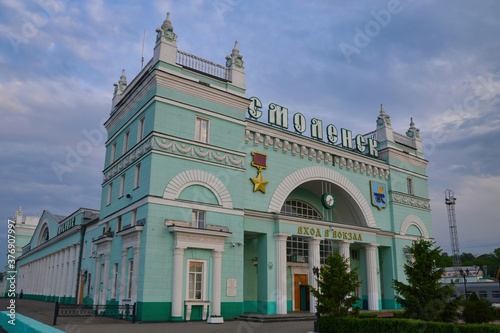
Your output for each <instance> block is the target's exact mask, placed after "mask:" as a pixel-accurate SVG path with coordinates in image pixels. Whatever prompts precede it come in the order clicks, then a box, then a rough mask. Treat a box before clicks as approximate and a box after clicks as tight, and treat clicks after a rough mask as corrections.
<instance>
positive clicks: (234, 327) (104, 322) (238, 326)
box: [0, 298, 313, 333]
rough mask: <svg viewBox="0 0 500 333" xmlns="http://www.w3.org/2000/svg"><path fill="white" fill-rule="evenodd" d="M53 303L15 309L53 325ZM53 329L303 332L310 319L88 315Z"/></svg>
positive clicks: (2, 305)
mask: <svg viewBox="0 0 500 333" xmlns="http://www.w3.org/2000/svg"><path fill="white" fill-rule="evenodd" d="M8 302H9V299H5V298H2V299H0V310H1V311H5V310H6V307H7V305H8ZM54 306H55V304H54V303H49V302H41V301H32V300H26V299H17V300H16V312H18V313H21V314H23V315H25V316H28V317H30V318H33V319H35V320H38V321H40V322H42V323H44V324H47V325H52V321H53V317H54ZM55 327H56V328H58V329H60V330H62V331H64V332H69V333H85V332H90V333H115V332H116V333H128V332H141V333H142V332H144V333H147V332H183V333H184V332H186V333H190V332H193V333H201V332H203V333H233V332H237V333H264V332H265V333H268V332H269V333H294V332H297V333H298V332H301V333H305V332H308V331H312V328H313V322H312V321H300V322H280V323H254V322H244V321H237V320H233V321H226V322H225V323H224V324H207V323H206V322H204V321H203V322H201V321H198V322H181V323H170V322H168V323H146V324H143V323H136V324H132V323H131V322H127V321H124V320H118V319H111V318H102V317H97V318H96V317H89V318H58V319H57V326H55Z"/></svg>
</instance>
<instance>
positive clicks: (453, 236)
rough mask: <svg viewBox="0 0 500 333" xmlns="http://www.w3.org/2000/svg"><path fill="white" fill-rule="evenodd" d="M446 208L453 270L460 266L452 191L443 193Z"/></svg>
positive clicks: (454, 199)
mask: <svg viewBox="0 0 500 333" xmlns="http://www.w3.org/2000/svg"><path fill="white" fill-rule="evenodd" d="M444 197H445V200H444V202H445V203H446V208H447V209H448V223H449V224H450V240H451V251H452V252H453V266H454V267H455V270H457V269H458V267H459V266H460V265H461V264H460V251H459V249H458V234H457V219H456V218H455V201H456V200H457V199H456V198H455V195H454V193H453V191H452V190H446V191H445V192H444Z"/></svg>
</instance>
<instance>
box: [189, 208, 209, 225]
mask: <svg viewBox="0 0 500 333" xmlns="http://www.w3.org/2000/svg"><path fill="white" fill-rule="evenodd" d="M200 215H201V216H202V217H203V218H202V219H201V220H200ZM200 222H202V223H201V226H200ZM191 225H192V226H193V228H197V229H206V228H207V212H206V211H204V210H198V209H193V212H192V215H191Z"/></svg>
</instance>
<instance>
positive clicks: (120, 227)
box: [116, 215, 122, 232]
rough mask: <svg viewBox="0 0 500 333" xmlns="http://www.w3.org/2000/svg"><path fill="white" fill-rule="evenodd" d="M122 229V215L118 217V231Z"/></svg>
mask: <svg viewBox="0 0 500 333" xmlns="http://www.w3.org/2000/svg"><path fill="white" fill-rule="evenodd" d="M121 230H122V216H121V215H120V216H118V217H117V218H116V232H118V231H121Z"/></svg>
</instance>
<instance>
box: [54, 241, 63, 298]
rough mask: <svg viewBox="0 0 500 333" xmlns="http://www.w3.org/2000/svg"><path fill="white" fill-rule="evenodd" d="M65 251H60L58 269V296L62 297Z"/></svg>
mask: <svg viewBox="0 0 500 333" xmlns="http://www.w3.org/2000/svg"><path fill="white" fill-rule="evenodd" d="M63 261H64V250H61V251H59V260H58V269H57V284H56V287H57V288H56V296H58V297H61V296H62V295H61V284H62V275H63Z"/></svg>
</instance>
